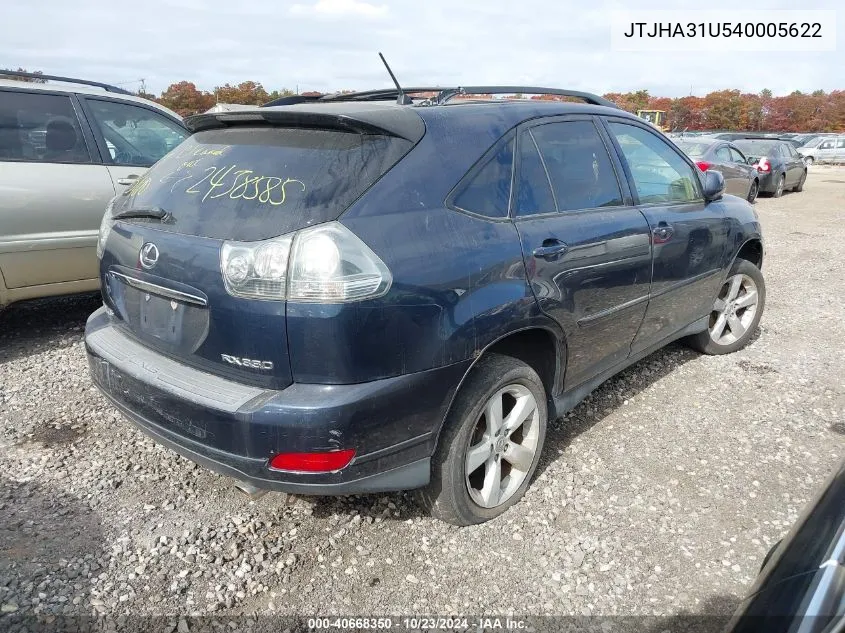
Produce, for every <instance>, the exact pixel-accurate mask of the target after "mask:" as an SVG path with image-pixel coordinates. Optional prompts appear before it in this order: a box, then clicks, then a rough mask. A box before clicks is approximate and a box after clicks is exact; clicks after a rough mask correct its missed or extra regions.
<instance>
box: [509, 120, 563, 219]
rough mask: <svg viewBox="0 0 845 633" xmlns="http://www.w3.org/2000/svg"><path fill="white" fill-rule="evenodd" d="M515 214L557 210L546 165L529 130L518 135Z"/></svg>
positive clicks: (532, 213)
mask: <svg viewBox="0 0 845 633" xmlns="http://www.w3.org/2000/svg"><path fill="white" fill-rule="evenodd" d="M514 207H515V212H516V215H534V214H537V213H551V212H554V211H557V205H556V204H555V199H554V196H553V195H552V186H551V184H550V183H549V175H548V172H546V167H545V166H544V165H543V161H542V160H541V159H540V154H539V152H538V151H537V145H536V143H534V137H533V136H531V132H530V131H529V130H525V131H524V132H522V133H521V134H520V136H519V169H518V170H517V176H516V202H515V205H514Z"/></svg>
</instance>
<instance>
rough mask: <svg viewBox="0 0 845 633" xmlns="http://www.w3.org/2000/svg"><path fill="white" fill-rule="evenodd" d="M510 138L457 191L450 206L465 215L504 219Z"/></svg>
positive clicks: (508, 187)
mask: <svg viewBox="0 0 845 633" xmlns="http://www.w3.org/2000/svg"><path fill="white" fill-rule="evenodd" d="M512 173H513V136H511V137H510V138H509V139H508V140H507V141H505V142H503V143H501V144H500V145H499V147H498V148H496V150H495V151H494V152H493V154H492V155H491V156H490V157H489V158H488V159H487V161H486V162H485V163H484V164H483V165H482V167H481V168H480V169H479V170H478V171H476V172H475V174H474V175H471V176H470V178H469V180H468V181H467V182H466V184H464V185H462V186H461V187H460V188H459V189H458V193H457V194H456V195H455V197H454V198H453V199H452V204H453V205H454V206H455V207H457V208H459V209H463V210H464V211H470V212H472V213H478V214H480V215H486V216H488V217H491V218H505V217H507V215H508V205H509V203H510V196H511V176H512Z"/></svg>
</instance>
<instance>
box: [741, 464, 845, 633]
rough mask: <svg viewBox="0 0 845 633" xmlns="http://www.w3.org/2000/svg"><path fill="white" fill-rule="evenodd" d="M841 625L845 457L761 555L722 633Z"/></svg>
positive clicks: (823, 631)
mask: <svg viewBox="0 0 845 633" xmlns="http://www.w3.org/2000/svg"><path fill="white" fill-rule="evenodd" d="M844 626H845V461H843V462H842V463H840V465H839V467H838V468H837V469H836V470H835V471H834V472H833V474H832V475H831V477H830V478H829V479H828V481H827V483H826V485H825V486H824V487H823V488H822V490H821V491H820V493H819V494H818V496H817V497H816V498H815V499H814V500H813V501H812V502H811V503H809V504H808V505H807V507H806V508H805V509H804V511H803V513H802V514H801V516H800V517H799V518H798V520H797V521H796V522H795V525H793V526H792V529H791V530H790V531H789V534H787V535H786V537H785V538H784V539H783V540H781V541H780V542H778V543H777V544H776V545H775V546H774V547H773V548H772V549H771V550H770V551H769V554H768V555H767V556H766V559H765V560H764V561H763V567H762V569H761V570H760V574H759V576H758V577H757V581H756V582H755V583H754V586H753V587H752V588H751V590H750V591H749V592H748V597H747V598H746V599H745V601H744V602H743V603H742V604H741V605H740V607H739V609H737V612H736V614H735V615H734V618H733V619H732V621H731V622H730V624H729V625H728V627H727V628H726V633H746V632H748V633H751V632H752V631H754V632H756V631H766V632H767V633H787V632H792V631H802V632H805V633H836V632H838V631H842V630H843V627H844Z"/></svg>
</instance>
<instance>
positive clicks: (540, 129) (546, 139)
mask: <svg viewBox="0 0 845 633" xmlns="http://www.w3.org/2000/svg"><path fill="white" fill-rule="evenodd" d="M531 135H532V136H533V137H534V141H535V143H536V144H537V148H538V149H539V150H540V155H541V156H542V157H543V163H544V164H545V167H546V171H547V172H548V174H549V180H551V182H552V190H553V191H554V196H555V200H556V201H557V208H558V211H575V210H577V209H595V208H598V207H613V206H619V205H621V204H622V191H621V189H620V188H619V182H618V181H617V180H616V172H615V171H614V169H613V164H612V163H611V162H610V156H609V155H608V153H607V148H606V147H605V145H604V142H602V140H601V137H600V136H599V133H598V130H596V126H595V125H593V123H592V121H563V122H559V123H546V124H544V125H538V126H537V127H534V128H532V129H531Z"/></svg>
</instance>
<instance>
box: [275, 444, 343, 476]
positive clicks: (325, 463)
mask: <svg viewBox="0 0 845 633" xmlns="http://www.w3.org/2000/svg"><path fill="white" fill-rule="evenodd" d="M353 457H355V449H352V448H348V449H346V450H341V451H327V452H325V453H279V454H278V455H276V456H275V457H273V458H272V459H271V460H270V468H271V469H272V470H285V471H289V472H300V473H330V472H334V471H337V470H341V469H342V468H345V467H346V466H348V465H349V462H351V461H352V458H353Z"/></svg>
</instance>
